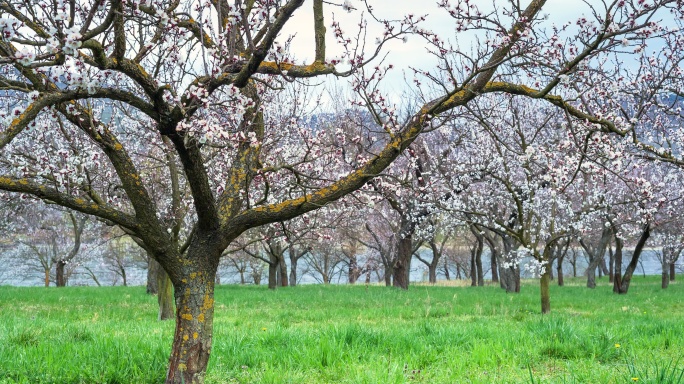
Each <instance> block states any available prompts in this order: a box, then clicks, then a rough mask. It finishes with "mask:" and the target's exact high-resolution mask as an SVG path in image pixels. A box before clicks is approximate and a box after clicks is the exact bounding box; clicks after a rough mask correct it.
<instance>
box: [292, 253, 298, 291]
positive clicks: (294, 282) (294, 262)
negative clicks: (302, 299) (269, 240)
mask: <svg viewBox="0 0 684 384" xmlns="http://www.w3.org/2000/svg"><path fill="white" fill-rule="evenodd" d="M293 252H294V251H293V250H290V286H291V287H295V286H297V261H299V260H297V258H296V257H292V254H293Z"/></svg>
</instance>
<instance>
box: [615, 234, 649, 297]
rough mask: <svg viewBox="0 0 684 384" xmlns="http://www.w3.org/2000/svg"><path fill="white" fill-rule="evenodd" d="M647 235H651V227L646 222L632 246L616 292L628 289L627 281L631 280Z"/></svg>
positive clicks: (625, 291) (624, 291)
mask: <svg viewBox="0 0 684 384" xmlns="http://www.w3.org/2000/svg"><path fill="white" fill-rule="evenodd" d="M649 236H651V227H650V225H649V224H646V225H645V226H644V230H643V232H642V233H641V237H639V241H638V242H637V245H636V247H634V253H632V259H631V260H630V261H629V264H628V265H627V269H626V270H625V275H624V276H622V281H621V282H620V286H619V291H618V293H619V294H621V295H624V294H626V293H627V291H629V283H631V281H632V275H634V271H635V270H636V267H637V265H638V264H639V257H640V256H641V252H642V251H643V250H644V246H645V245H646V240H648V238H649Z"/></svg>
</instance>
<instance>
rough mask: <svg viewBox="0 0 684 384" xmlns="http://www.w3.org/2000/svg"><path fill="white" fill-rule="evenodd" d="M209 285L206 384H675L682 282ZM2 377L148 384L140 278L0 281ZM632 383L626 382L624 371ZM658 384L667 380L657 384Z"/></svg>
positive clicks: (148, 332) (682, 335) (157, 362)
mask: <svg viewBox="0 0 684 384" xmlns="http://www.w3.org/2000/svg"><path fill="white" fill-rule="evenodd" d="M570 283H571V284H570V286H566V287H556V286H553V287H552V290H551V299H552V311H553V313H552V314H551V315H547V316H541V315H539V314H538V311H539V299H538V286H537V283H536V282H527V283H526V284H525V285H524V286H523V288H522V292H521V293H520V294H517V295H511V294H506V293H505V292H504V291H502V290H500V289H499V288H498V287H495V286H490V287H483V288H470V287H428V286H413V287H412V288H411V289H410V290H409V291H408V292H403V291H399V290H395V289H388V288H385V287H379V286H371V287H365V286H301V287H295V288H286V289H279V290H277V291H275V292H271V291H268V290H267V289H265V288H263V287H238V286H221V287H217V290H216V305H217V308H216V318H215V321H214V325H215V331H214V347H213V352H212V358H211V361H210V365H209V369H208V373H207V382H208V383H373V384H375V383H414V382H415V383H521V382H527V383H530V382H535V383H537V382H545V383H628V382H634V381H636V380H638V382H639V383H670V382H672V383H677V382H681V383H684V376H683V375H684V370H683V367H684V358H682V356H684V284H682V283H681V282H679V281H678V282H676V283H675V284H673V285H671V286H670V288H668V289H667V290H666V291H663V290H661V289H660V286H659V280H658V278H655V277H649V278H646V279H644V278H642V277H635V280H634V281H633V283H632V287H631V289H630V292H629V294H628V295H626V296H617V295H614V294H613V293H612V292H611V290H610V287H608V286H607V284H606V283H605V281H604V282H603V284H602V285H600V286H599V287H598V288H597V289H595V290H589V289H587V288H585V287H583V286H581V282H580V281H574V283H575V284H572V283H573V281H572V280H571V281H570ZM0 318H2V320H1V321H0V383H3V384H4V383H14V382H18V383H80V382H82V383H158V382H161V381H162V380H163V377H164V374H165V369H166V362H167V358H168V354H169V349H170V344H171V339H172V331H173V324H172V323H171V322H163V323H160V322H157V321H156V299H155V298H154V297H150V296H147V295H146V294H145V291H144V287H134V288H124V287H102V288H94V287H93V288H89V287H67V288H63V289H57V288H12V287H0ZM634 379H636V380H634ZM668 380H669V381H668Z"/></svg>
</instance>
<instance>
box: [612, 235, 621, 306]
mask: <svg viewBox="0 0 684 384" xmlns="http://www.w3.org/2000/svg"><path fill="white" fill-rule="evenodd" d="M622 246H623V242H622V239H620V238H618V237H616V238H615V274H614V276H613V292H615V293H620V285H621V284H622Z"/></svg>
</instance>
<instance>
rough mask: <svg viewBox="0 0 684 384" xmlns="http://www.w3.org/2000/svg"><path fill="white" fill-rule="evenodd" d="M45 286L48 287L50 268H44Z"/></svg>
mask: <svg viewBox="0 0 684 384" xmlns="http://www.w3.org/2000/svg"><path fill="white" fill-rule="evenodd" d="M44 282H45V286H46V287H49V286H50V270H49V269H46V270H45V281H44Z"/></svg>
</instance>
